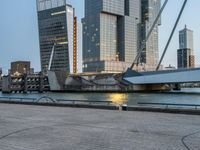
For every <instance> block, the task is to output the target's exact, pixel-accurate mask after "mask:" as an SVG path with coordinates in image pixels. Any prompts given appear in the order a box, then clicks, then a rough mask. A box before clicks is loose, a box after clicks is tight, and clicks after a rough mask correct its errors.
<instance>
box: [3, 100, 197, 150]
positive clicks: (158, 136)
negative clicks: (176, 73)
mask: <svg viewBox="0 0 200 150" xmlns="http://www.w3.org/2000/svg"><path fill="white" fill-rule="evenodd" d="M188 149H192V150H200V116H198V115H183V114H167V113H152V112H137V111H132V112H123V111H113V110H95V109H82V108H60V107H44V106H28V105H27V106H26V105H9V104H0V150H188Z"/></svg>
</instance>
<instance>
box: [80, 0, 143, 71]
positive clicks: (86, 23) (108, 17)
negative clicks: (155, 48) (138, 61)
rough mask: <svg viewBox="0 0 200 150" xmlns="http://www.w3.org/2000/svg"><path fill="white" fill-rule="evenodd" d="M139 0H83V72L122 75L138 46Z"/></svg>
mask: <svg viewBox="0 0 200 150" xmlns="http://www.w3.org/2000/svg"><path fill="white" fill-rule="evenodd" d="M140 4H141V3H140V0H85V18H84V19H83V20H82V23H83V71H84V72H122V71H125V70H126V69H127V67H129V66H130V65H131V63H132V62H133V60H134V58H135V56H136V54H137V51H138V47H139V42H138V36H139V23H140V18H141V17H140V16H141V9H140V8H141V7H140Z"/></svg>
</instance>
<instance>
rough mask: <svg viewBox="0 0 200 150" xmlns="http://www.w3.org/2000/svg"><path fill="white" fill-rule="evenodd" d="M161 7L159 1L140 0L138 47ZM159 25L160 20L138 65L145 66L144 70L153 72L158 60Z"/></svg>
mask: <svg viewBox="0 0 200 150" xmlns="http://www.w3.org/2000/svg"><path fill="white" fill-rule="evenodd" d="M160 7H161V0H141V32H140V33H141V34H140V37H141V39H140V46H141V45H142V43H143V41H144V40H145V39H146V36H147V34H148V32H149V30H150V28H151V27H152V25H153V22H154V21H155V19H156V17H157V16H158V13H159V10H160ZM159 25H161V18H160V20H159V21H158V23H157V24H156V26H155V28H154V29H153V32H152V34H151V36H150V38H149V40H148V41H147V43H146V44H145V48H144V50H143V52H142V55H141V58H140V63H142V64H144V65H145V70H155V68H156V66H157V65H158V61H159V60H158V59H159V45H158V43H159V41H158V38H159V37H158V27H159Z"/></svg>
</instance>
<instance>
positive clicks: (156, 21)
mask: <svg viewBox="0 0 200 150" xmlns="http://www.w3.org/2000/svg"><path fill="white" fill-rule="evenodd" d="M167 3H168V0H165V2H164V3H163V5H162V7H161V9H160V11H159V13H158V15H157V17H156V19H155V20H154V22H153V24H152V26H151V28H150V30H149V32H148V34H147V36H146V38H145V39H144V40H143V41H142V45H141V48H140V50H139V51H138V53H137V56H136V57H135V59H134V62H133V64H132V65H131V69H133V67H134V66H135V64H136V63H137V62H138V59H139V58H140V57H141V54H142V52H143V50H144V48H145V45H146V43H147V41H148V40H149V38H150V36H151V34H152V32H153V30H154V28H155V26H156V24H157V23H158V21H159V19H160V17H161V15H162V12H163V10H164V9H165V7H166V5H167Z"/></svg>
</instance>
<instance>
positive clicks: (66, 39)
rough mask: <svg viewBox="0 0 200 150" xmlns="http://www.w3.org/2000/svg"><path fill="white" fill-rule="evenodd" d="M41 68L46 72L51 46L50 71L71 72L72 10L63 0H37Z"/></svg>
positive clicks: (72, 56)
mask: <svg viewBox="0 0 200 150" xmlns="http://www.w3.org/2000/svg"><path fill="white" fill-rule="evenodd" d="M37 10H38V27H39V40H40V57H41V68H42V71H43V72H46V71H47V69H48V65H49V60H50V57H51V52H52V49H53V46H54V45H55V51H54V54H53V58H52V65H51V70H53V71H66V72H68V73H72V72H73V62H74V61H73V58H74V55H73V42H74V41H73V33H74V32H73V31H74V8H73V7H72V6H71V5H68V4H66V1H65V0H37Z"/></svg>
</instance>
